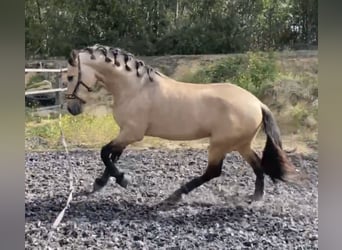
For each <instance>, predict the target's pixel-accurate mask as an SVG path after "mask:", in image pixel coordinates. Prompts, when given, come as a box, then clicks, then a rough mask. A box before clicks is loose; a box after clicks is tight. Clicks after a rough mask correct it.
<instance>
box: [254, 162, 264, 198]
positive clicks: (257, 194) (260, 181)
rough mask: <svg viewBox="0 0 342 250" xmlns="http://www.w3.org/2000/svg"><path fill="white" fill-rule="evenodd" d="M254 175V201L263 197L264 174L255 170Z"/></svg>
mask: <svg viewBox="0 0 342 250" xmlns="http://www.w3.org/2000/svg"><path fill="white" fill-rule="evenodd" d="M254 173H255V175H256V179H255V189H254V195H253V197H254V199H256V200H259V199H261V198H262V197H263V195H264V173H263V171H260V170H255V169H254Z"/></svg>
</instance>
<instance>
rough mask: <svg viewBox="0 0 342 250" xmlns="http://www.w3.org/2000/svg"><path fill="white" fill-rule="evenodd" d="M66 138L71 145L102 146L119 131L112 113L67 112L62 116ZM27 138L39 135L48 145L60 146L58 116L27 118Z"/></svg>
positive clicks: (52, 146)
mask: <svg viewBox="0 0 342 250" xmlns="http://www.w3.org/2000/svg"><path fill="white" fill-rule="evenodd" d="M61 125H62V129H63V133H64V136H65V139H66V141H67V143H68V145H70V146H71V147H100V146H103V144H104V143H108V142H109V141H110V140H112V139H114V138H115V136H116V135H117V134H118V132H119V127H118V125H117V124H116V123H115V121H114V119H113V117H112V115H110V114H108V115H102V116H95V115H90V114H81V115H78V116H71V115H68V114H65V115H63V116H62V118H61ZM25 130H26V131H25V134H26V138H27V139H29V138H30V137H39V138H42V139H44V141H46V142H47V146H48V147H51V148H58V147H59V146H60V145H61V144H60V135H61V133H60V127H59V119H58V118H45V119H34V118H31V119H29V118H28V119H27V122H26V128H25Z"/></svg>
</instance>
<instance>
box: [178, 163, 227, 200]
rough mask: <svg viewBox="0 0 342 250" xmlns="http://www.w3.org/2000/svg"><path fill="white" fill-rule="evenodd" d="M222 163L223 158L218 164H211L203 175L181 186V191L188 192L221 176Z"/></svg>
mask: <svg viewBox="0 0 342 250" xmlns="http://www.w3.org/2000/svg"><path fill="white" fill-rule="evenodd" d="M222 163H223V160H221V161H220V162H219V163H218V164H215V165H213V164H209V165H208V167H207V170H206V171H205V173H204V174H203V175H202V176H199V177H195V178H194V179H192V180H191V181H189V182H187V183H186V184H184V185H183V186H181V187H180V189H179V190H180V191H181V193H182V194H188V193H190V192H191V191H192V190H194V189H195V188H197V187H199V186H201V185H202V184H203V183H205V182H208V181H210V180H211V179H213V178H215V177H219V176H220V175H221V172H222Z"/></svg>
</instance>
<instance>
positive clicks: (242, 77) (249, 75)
mask: <svg viewBox="0 0 342 250" xmlns="http://www.w3.org/2000/svg"><path fill="white" fill-rule="evenodd" d="M277 74H278V70H277V67H276V63H275V58H274V55H273V53H261V52H248V53H247V54H246V55H236V56H229V57H227V58H224V59H221V60H218V61H217V62H215V63H214V64H212V65H210V66H208V67H206V68H204V69H201V70H199V71H197V72H195V74H193V75H192V76H191V77H189V76H187V79H186V80H187V81H189V82H193V83H218V82H231V83H234V84H237V85H239V86H241V87H242V88H244V89H246V90H248V91H250V92H252V93H253V94H255V95H257V96H260V95H262V93H263V91H264V90H265V88H266V87H268V86H269V85H270V84H271V83H272V81H274V80H275V78H276V76H277Z"/></svg>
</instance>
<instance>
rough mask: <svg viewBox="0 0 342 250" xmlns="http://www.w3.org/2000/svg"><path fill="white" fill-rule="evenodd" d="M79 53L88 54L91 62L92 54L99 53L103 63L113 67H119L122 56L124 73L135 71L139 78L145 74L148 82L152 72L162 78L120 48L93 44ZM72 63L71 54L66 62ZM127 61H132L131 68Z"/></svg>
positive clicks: (151, 77) (73, 57) (72, 57)
mask: <svg viewBox="0 0 342 250" xmlns="http://www.w3.org/2000/svg"><path fill="white" fill-rule="evenodd" d="M79 52H88V53H89V54H90V56H91V57H90V58H91V59H93V60H94V59H96V57H95V55H94V53H95V52H100V53H101V54H102V55H103V56H104V57H105V62H107V63H113V65H114V67H115V66H117V67H119V66H120V62H119V61H118V57H120V56H122V57H123V59H124V64H125V69H126V71H132V70H135V71H136V75H137V77H141V76H142V75H144V74H145V73H147V75H148V77H149V79H150V81H153V76H152V73H153V72H154V73H155V74H157V75H159V76H163V75H162V74H161V73H160V72H159V71H157V70H155V69H154V68H152V67H151V66H149V65H146V64H145V62H144V61H142V60H140V59H137V58H136V57H135V56H134V55H133V54H132V53H129V52H127V51H125V50H123V49H120V48H113V47H109V46H103V45H100V44H95V45H94V46H92V47H86V48H83V49H81V50H80V51H79ZM74 61H75V55H73V53H72V55H71V56H70V58H69V60H68V62H69V64H70V65H74V64H75V63H74ZM129 61H134V63H133V65H134V66H133V68H132V67H131V66H129V65H128V64H127V63H128V62H129ZM140 69H145V72H139V70H140Z"/></svg>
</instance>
